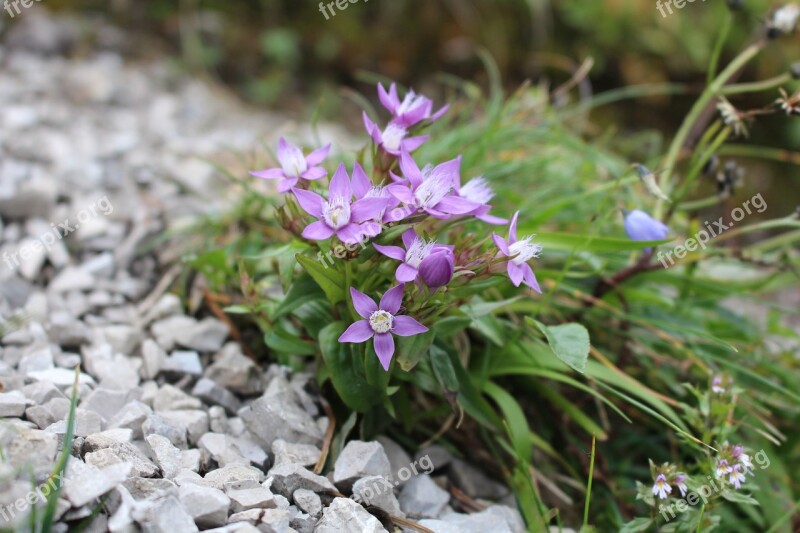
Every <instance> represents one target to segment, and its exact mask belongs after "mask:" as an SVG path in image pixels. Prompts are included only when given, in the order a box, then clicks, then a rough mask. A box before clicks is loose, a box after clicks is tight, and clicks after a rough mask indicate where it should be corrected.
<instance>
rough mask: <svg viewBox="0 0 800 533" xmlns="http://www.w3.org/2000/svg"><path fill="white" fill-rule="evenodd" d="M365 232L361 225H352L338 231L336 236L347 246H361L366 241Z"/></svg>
mask: <svg viewBox="0 0 800 533" xmlns="http://www.w3.org/2000/svg"><path fill="white" fill-rule="evenodd" d="M364 235H365V233H364V230H363V229H362V228H361V226H360V225H359V224H353V223H350V224H348V225H346V226H344V227H341V228H339V229H337V230H336V236H337V237H339V240H340V241H342V242H343V243H345V244H359V243H361V241H363V240H364V238H365V237H364Z"/></svg>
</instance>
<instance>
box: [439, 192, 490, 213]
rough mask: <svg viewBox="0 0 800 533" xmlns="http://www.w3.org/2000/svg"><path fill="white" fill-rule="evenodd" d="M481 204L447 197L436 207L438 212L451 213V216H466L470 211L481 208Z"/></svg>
mask: <svg viewBox="0 0 800 533" xmlns="http://www.w3.org/2000/svg"><path fill="white" fill-rule="evenodd" d="M480 206H481V204H476V203H475V202H473V201H470V200H467V199H466V198H459V197H458V196H452V195H451V196H445V197H444V198H442V199H441V201H440V202H439V203H438V204H436V205H435V206H434V207H435V209H436V210H437V211H442V212H444V213H450V214H451V215H466V214H467V213H469V212H470V211H474V210H475V209H477V208H479V207H480Z"/></svg>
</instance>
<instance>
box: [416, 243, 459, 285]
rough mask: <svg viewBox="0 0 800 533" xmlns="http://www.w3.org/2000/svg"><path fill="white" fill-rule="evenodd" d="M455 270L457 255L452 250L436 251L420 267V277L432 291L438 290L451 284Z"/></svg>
mask: <svg viewBox="0 0 800 533" xmlns="http://www.w3.org/2000/svg"><path fill="white" fill-rule="evenodd" d="M455 270H456V258H455V255H453V252H452V250H448V249H446V248H445V249H443V250H440V251H434V252H433V253H432V254H431V255H429V256H428V257H427V258H425V259H424V260H423V261H422V263H421V264H420V265H419V275H420V277H421V278H422V281H424V282H425V284H426V285H427V286H428V287H430V288H432V289H438V288H439V287H444V286H445V285H447V284H448V283H450V280H451V279H453V274H454V273H455Z"/></svg>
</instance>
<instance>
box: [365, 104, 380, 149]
mask: <svg viewBox="0 0 800 533" xmlns="http://www.w3.org/2000/svg"><path fill="white" fill-rule="evenodd" d="M361 118H362V119H364V128H366V130H367V133H368V134H369V136H370V137H372V140H373V141H375V144H380V143H381V141H382V140H383V138H382V137H381V129H380V128H379V127H378V125H377V124H375V123H374V122H372V121H371V120H370V118H369V116H367V112H366V111H364V112H362V113H361Z"/></svg>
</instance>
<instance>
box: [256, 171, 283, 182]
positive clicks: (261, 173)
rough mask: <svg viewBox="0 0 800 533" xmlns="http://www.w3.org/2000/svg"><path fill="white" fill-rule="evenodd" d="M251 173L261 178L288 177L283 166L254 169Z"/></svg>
mask: <svg viewBox="0 0 800 533" xmlns="http://www.w3.org/2000/svg"><path fill="white" fill-rule="evenodd" d="M250 175H251V176H255V177H257V178H261V179H263V180H277V179H280V178H285V177H286V175H285V174H284V173H283V169H282V168H267V169H264V170H254V171H252V172H250Z"/></svg>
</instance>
